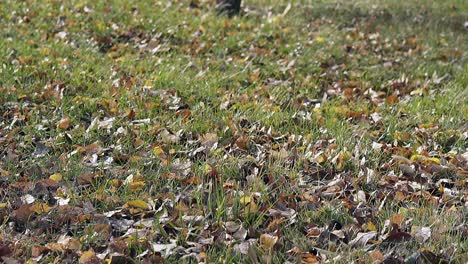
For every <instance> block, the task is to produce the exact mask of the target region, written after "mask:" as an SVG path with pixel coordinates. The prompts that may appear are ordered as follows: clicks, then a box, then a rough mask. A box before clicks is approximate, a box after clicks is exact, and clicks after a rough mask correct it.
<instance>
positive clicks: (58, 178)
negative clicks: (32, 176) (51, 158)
mask: <svg viewBox="0 0 468 264" xmlns="http://www.w3.org/2000/svg"><path fill="white" fill-rule="evenodd" d="M49 178H50V179H51V180H53V181H55V182H60V181H62V179H63V176H62V174H60V173H54V174H52V175H50V177H49Z"/></svg>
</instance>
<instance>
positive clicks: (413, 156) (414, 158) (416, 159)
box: [410, 154, 424, 161]
mask: <svg viewBox="0 0 468 264" xmlns="http://www.w3.org/2000/svg"><path fill="white" fill-rule="evenodd" d="M422 159H424V156H423V155H419V154H414V155H411V158H410V160H412V161H418V160H422Z"/></svg>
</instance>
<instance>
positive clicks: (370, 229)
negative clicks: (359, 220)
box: [367, 221, 377, 231]
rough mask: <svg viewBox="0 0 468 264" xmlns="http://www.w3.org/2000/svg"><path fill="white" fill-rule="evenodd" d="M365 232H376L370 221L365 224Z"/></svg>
mask: <svg viewBox="0 0 468 264" xmlns="http://www.w3.org/2000/svg"><path fill="white" fill-rule="evenodd" d="M367 230H368V231H377V227H376V226H375V225H374V223H372V222H371V221H369V222H367Z"/></svg>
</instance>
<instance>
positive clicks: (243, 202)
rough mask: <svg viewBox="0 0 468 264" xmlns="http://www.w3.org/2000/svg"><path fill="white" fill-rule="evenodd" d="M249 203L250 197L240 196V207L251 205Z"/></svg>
mask: <svg viewBox="0 0 468 264" xmlns="http://www.w3.org/2000/svg"><path fill="white" fill-rule="evenodd" d="M251 202H252V197H250V196H242V197H241V198H240V199H239V203H240V204H241V205H244V206H245V205H247V204H249V203H251Z"/></svg>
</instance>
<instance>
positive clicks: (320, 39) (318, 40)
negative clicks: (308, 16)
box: [315, 37, 325, 43]
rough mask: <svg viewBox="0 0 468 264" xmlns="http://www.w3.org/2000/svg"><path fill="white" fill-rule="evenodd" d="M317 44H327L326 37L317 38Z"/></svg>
mask: <svg viewBox="0 0 468 264" xmlns="http://www.w3.org/2000/svg"><path fill="white" fill-rule="evenodd" d="M315 42H317V43H324V42H325V38H324V37H316V38H315Z"/></svg>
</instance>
